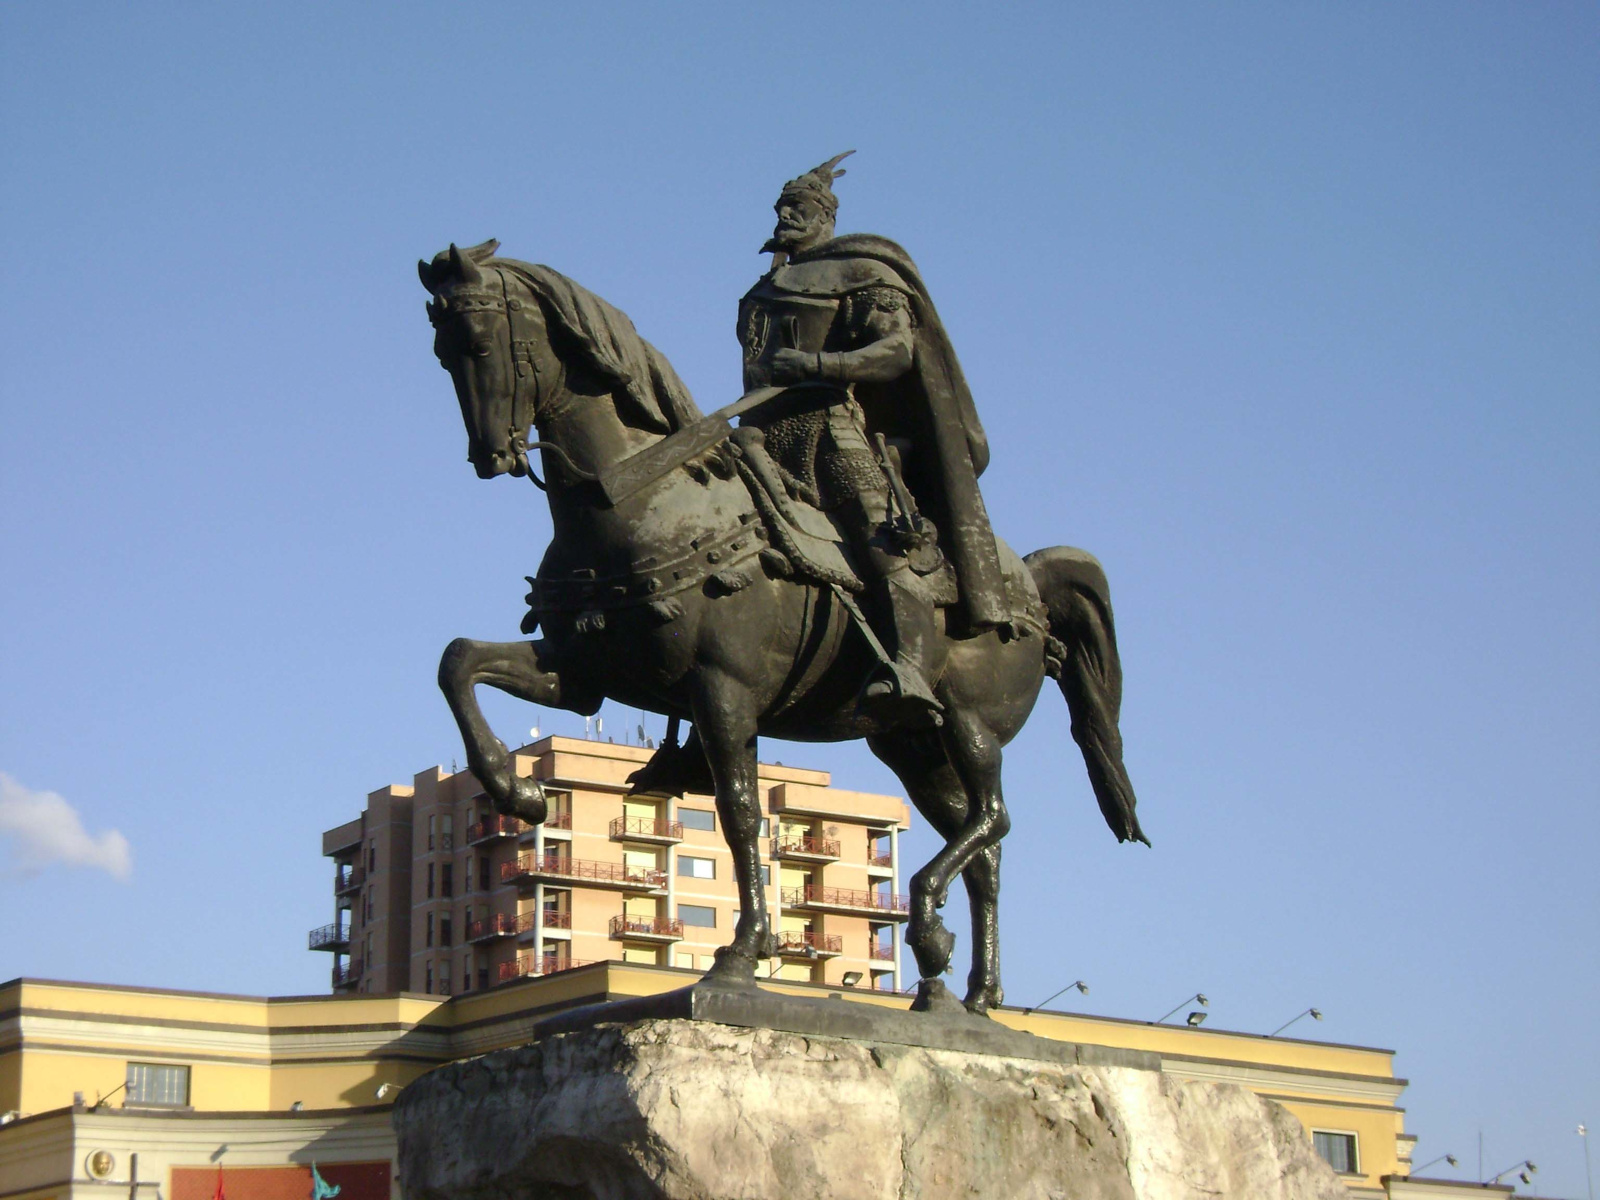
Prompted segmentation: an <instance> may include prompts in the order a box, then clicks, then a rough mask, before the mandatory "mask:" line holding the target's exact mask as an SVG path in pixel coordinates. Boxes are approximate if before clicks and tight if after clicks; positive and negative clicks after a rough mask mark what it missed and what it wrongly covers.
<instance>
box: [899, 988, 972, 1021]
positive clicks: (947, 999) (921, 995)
mask: <svg viewBox="0 0 1600 1200" xmlns="http://www.w3.org/2000/svg"><path fill="white" fill-rule="evenodd" d="M911 1011H912V1012H926V1013H961V1014H963V1015H964V1014H965V1013H966V1011H967V1010H966V1008H965V1007H963V1006H962V1003H961V1001H959V1000H957V999H956V997H955V993H954V992H952V991H951V990H950V989H949V988H947V987H945V985H944V980H942V979H919V980H917V998H916V999H915V1000H913V1001H912V1002H911Z"/></svg>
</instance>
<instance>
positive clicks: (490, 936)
mask: <svg viewBox="0 0 1600 1200" xmlns="http://www.w3.org/2000/svg"><path fill="white" fill-rule="evenodd" d="M521 920H522V918H521V917H514V916H511V915H510V914H509V913H495V914H494V916H492V917H485V918H483V919H481V920H477V921H473V922H472V923H471V924H470V925H468V926H467V941H469V942H492V941H494V940H495V939H496V938H503V937H515V936H516V935H517V934H518V933H521V932H522V931H521V930H520V929H518V928H517V925H518V923H519V922H520V921H521ZM528 928H530V929H532V928H533V919H532V915H531V914H529V918H528Z"/></svg>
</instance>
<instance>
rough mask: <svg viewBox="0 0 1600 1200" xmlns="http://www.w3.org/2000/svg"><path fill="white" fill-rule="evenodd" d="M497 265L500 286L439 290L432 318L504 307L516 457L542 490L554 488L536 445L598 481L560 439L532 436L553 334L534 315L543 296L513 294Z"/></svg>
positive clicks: (578, 474)
mask: <svg viewBox="0 0 1600 1200" xmlns="http://www.w3.org/2000/svg"><path fill="white" fill-rule="evenodd" d="M493 270H494V273H495V275H496V276H497V277H498V278H499V280H500V288H499V290H498V291H494V290H492V289H489V290H485V289H482V288H474V287H458V288H455V289H453V290H452V292H451V294H450V296H449V297H448V298H446V297H444V296H438V297H437V298H435V299H434V300H433V301H432V302H431V303H429V305H428V319H429V321H431V322H432V323H433V325H434V327H435V328H437V327H438V326H439V324H440V323H441V322H442V321H444V320H446V319H447V318H448V317H451V316H465V315H466V314H468V313H477V312H497V313H503V314H504V315H505V318H506V326H507V329H508V330H509V333H510V340H511V367H512V371H511V415H510V428H509V429H507V431H506V441H507V443H508V444H509V446H510V449H511V452H512V453H513V454H514V455H515V456H516V461H517V462H518V463H520V464H521V465H522V469H523V471H524V472H525V473H526V474H527V476H528V478H529V479H531V480H532V481H533V484H534V486H535V487H537V488H538V489H539V490H540V491H542V492H543V491H548V490H549V487H548V486H547V485H546V483H545V481H544V480H542V479H540V478H539V476H538V475H537V474H536V473H535V472H534V469H533V463H532V462H531V461H530V460H529V458H528V453H529V451H532V450H547V451H549V452H550V453H551V454H552V455H554V456H555V457H556V458H557V459H559V460H560V462H561V464H562V466H563V467H564V468H565V469H566V470H567V472H568V473H569V474H571V475H572V477H573V478H574V479H577V480H579V481H580V482H592V481H594V480H596V479H598V478H599V476H598V475H597V474H595V473H594V472H593V471H586V470H584V469H583V468H582V467H580V466H578V464H577V463H575V462H573V461H572V457H571V455H569V454H568V453H567V452H566V451H565V450H563V449H562V448H561V447H560V446H558V445H556V444H555V443H554V442H538V441H536V442H530V441H528V429H529V428H530V427H535V426H536V425H537V423H538V420H539V416H540V414H541V411H542V406H541V400H542V398H543V392H542V389H541V388H540V386H539V383H540V376H541V374H542V373H543V371H542V368H541V367H540V365H539V355H538V351H537V349H536V347H537V346H538V344H539V340H541V339H542V340H543V341H545V342H546V343H547V344H548V342H549V338H548V337H546V336H544V332H545V331H544V321H543V314H542V313H540V314H539V315H538V317H535V316H534V313H537V312H538V302H537V301H529V300H524V299H522V298H521V297H520V296H513V295H512V294H511V284H510V281H509V280H507V279H506V273H505V272H504V271H503V270H501V269H500V268H498V267H496V268H493Z"/></svg>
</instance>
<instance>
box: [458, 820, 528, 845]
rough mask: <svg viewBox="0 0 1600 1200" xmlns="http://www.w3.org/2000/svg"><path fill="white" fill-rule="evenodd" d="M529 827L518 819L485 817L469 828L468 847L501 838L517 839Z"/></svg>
mask: <svg viewBox="0 0 1600 1200" xmlns="http://www.w3.org/2000/svg"><path fill="white" fill-rule="evenodd" d="M527 828H528V825H527V824H526V823H525V822H523V821H520V820H518V819H517V818H516V817H485V818H484V819H483V820H481V821H474V822H473V823H472V824H471V825H468V826H467V845H469V846H476V845H478V843H480V842H492V841H496V840H497V839H499V838H508V837H516V836H517V835H518V834H519V833H521V832H522V831H523V830H525V829H527Z"/></svg>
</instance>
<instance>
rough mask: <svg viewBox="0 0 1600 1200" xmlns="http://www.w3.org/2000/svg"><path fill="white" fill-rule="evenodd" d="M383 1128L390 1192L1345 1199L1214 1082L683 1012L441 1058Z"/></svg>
mask: <svg viewBox="0 0 1600 1200" xmlns="http://www.w3.org/2000/svg"><path fill="white" fill-rule="evenodd" d="M852 1007H856V1006H852ZM394 1123H395V1129H396V1131H397V1133H398V1135H399V1144H400V1152H399V1158H400V1181H401V1187H402V1190H403V1193H404V1195H405V1196H406V1197H407V1200H447V1198H448V1200H543V1198H550V1200H668V1198H670V1200H724V1198H725V1200H810V1198H816V1200H856V1198H858V1197H859V1198H860V1200H886V1198H889V1197H900V1198H910V1197H924V1198H926V1200H946V1198H949V1197H984V1198H986V1200H1023V1198H1027V1200H1033V1198H1037V1200H1046V1198H1050V1200H1056V1198H1059V1200H1067V1198H1071V1200H1102V1198H1103V1200H1112V1198H1115V1200H1179V1198H1182V1200H1201V1198H1202V1197H1204V1198H1205V1200H1216V1198H1217V1197H1237V1198H1239V1200H1346V1198H1347V1195H1348V1193H1347V1192H1346V1190H1345V1188H1344V1186H1343V1185H1342V1184H1341V1183H1340V1182H1339V1180H1338V1177H1337V1176H1335V1175H1334V1173H1333V1171H1332V1169H1331V1168H1329V1167H1328V1165H1327V1164H1326V1163H1324V1162H1323V1161H1322V1159H1321V1158H1319V1157H1318V1156H1317V1155H1316V1153H1315V1152H1314V1151H1313V1150H1312V1148H1311V1142H1310V1139H1309V1138H1307V1137H1306V1134H1305V1131H1304V1130H1303V1129H1302V1128H1301V1127H1300V1124H1299V1123H1298V1122H1297V1121H1296V1120H1295V1119H1294V1118H1293V1117H1292V1116H1290V1115H1289V1113H1288V1112H1287V1111H1286V1110H1284V1109H1283V1108H1281V1107H1280V1106H1278V1105H1277V1104H1274V1103H1273V1102H1271V1101H1268V1100H1263V1099H1261V1098H1260V1097H1258V1096H1255V1095H1254V1094H1252V1093H1251V1092H1248V1091H1246V1090H1244V1089H1243V1088H1239V1087H1235V1086H1232V1085H1227V1084H1203V1083H1186V1082H1179V1081H1176V1080H1173V1079H1171V1078H1168V1077H1167V1076H1164V1075H1162V1074H1161V1073H1160V1072H1159V1071H1152V1070H1148V1069H1142V1068H1141V1067H1138V1066H1119V1065H1108V1064H1097V1065H1072V1064H1067V1063H1062V1062H1058V1061H1047V1060H1041V1059H1040V1058H1037V1057H1031V1056H1030V1057H1026V1058H1021V1057H1009V1056H1003V1055H995V1054H980V1053H971V1052H967V1051H960V1050H944V1049H932V1048H929V1047H926V1046H920V1045H909V1044H905V1043H904V1042H901V1041H864V1040H855V1039H850V1038H845V1037H820V1036H811V1035H806V1034H800V1033H793V1032H788V1031H784V1030H775V1029H758V1028H741V1027H738V1026H732V1025H722V1024H715V1023H712V1022H709V1021H705V1020H693V1019H689V1020H683V1019H677V1020H673V1019H646V1020H636V1021H633V1022H631V1023H626V1024H592V1025H589V1026H588V1027H582V1023H581V1022H580V1023H579V1027H578V1028H576V1029H575V1030H574V1031H573V1032H566V1033H550V1034H548V1035H546V1036H545V1037H543V1038H542V1039H541V1040H539V1041H537V1042H534V1043H532V1044H530V1045H527V1046H523V1047H520V1048H518V1049H515V1050H505V1051H499V1052H497V1053H494V1054H489V1055H485V1056H484V1057H482V1058H477V1059H471V1060H468V1061H465V1062H459V1063H453V1064H451V1065H449V1066H446V1067H441V1068H439V1069H438V1070H435V1071H433V1072H431V1073H430V1074H428V1075H425V1076H424V1077H422V1078H421V1079H419V1080H417V1081H416V1082H415V1083H413V1084H411V1085H410V1086H409V1087H407V1088H406V1089H405V1090H404V1091H403V1092H402V1093H401V1095H400V1100H399V1103H397V1104H396V1105H395V1112H394Z"/></svg>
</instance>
